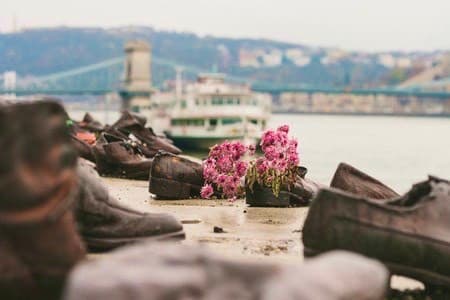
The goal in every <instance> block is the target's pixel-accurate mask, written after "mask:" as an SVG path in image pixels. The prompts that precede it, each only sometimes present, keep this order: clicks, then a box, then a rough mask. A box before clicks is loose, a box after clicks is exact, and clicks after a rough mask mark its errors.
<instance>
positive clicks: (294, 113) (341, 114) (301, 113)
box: [272, 111, 450, 118]
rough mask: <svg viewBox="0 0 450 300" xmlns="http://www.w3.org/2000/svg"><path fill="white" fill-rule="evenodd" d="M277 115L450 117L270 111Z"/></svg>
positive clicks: (440, 116)
mask: <svg viewBox="0 0 450 300" xmlns="http://www.w3.org/2000/svg"><path fill="white" fill-rule="evenodd" d="M272 114H277V115H289V114H290V115H329V116H359V117H360V116H367V117H420V118H450V114H424V113H422V114H391V113H361V112H359V113H349V112H301V111H272Z"/></svg>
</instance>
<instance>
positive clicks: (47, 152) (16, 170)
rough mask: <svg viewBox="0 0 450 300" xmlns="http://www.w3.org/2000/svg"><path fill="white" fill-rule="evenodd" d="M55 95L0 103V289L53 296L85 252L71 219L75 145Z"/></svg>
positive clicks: (16, 295) (5, 294)
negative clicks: (49, 98) (43, 99)
mask: <svg viewBox="0 0 450 300" xmlns="http://www.w3.org/2000/svg"><path fill="white" fill-rule="evenodd" d="M67 120H68V116H67V114H66V112H65V111H64V109H63V108H62V107H61V106H60V105H59V104H57V103H53V102H33V103H23V104H15V105H10V106H7V107H2V108H0V145H2V154H1V156H0V295H1V298H4V299H59V297H60V293H61V290H62V288H63V285H64V282H65V279H66V276H67V274H68V273H69V271H70V270H71V268H72V267H73V266H74V265H75V264H76V263H77V262H78V261H80V260H81V259H82V258H83V257H84V255H85V250H84V245H83V243H82V241H81V238H80V236H79V235H78V232H77V229H76V225H75V223H74V220H73V215H72V206H73V203H74V201H75V198H76V194H77V176H76V170H75V164H76V153H75V151H74V150H73V149H72V147H71V145H70V137H69V133H68V130H67V127H66V121H67Z"/></svg>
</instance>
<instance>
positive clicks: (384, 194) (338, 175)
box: [330, 163, 399, 199]
mask: <svg viewBox="0 0 450 300" xmlns="http://www.w3.org/2000/svg"><path fill="white" fill-rule="evenodd" d="M330 186H331V187H333V188H337V189H340V190H343V191H346V192H349V193H352V194H356V195H359V196H364V197H368V198H372V199H390V198H394V197H397V196H399V195H398V194H397V193H396V192H395V191H394V190H393V189H391V188H390V187H388V186H387V185H385V184H383V183H382V182H381V181H379V180H377V179H375V178H373V177H371V176H369V175H367V174H366V173H364V172H362V171H360V170H358V169H356V168H355V167H353V166H351V165H349V164H346V163H340V164H339V166H338V168H337V169H336V172H335V173H334V176H333V179H332V180H331V184H330Z"/></svg>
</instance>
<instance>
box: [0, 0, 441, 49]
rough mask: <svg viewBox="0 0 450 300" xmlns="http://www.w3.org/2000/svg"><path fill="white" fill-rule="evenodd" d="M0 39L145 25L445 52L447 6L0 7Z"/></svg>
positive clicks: (170, 3)
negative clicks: (38, 30)
mask: <svg viewBox="0 0 450 300" xmlns="http://www.w3.org/2000/svg"><path fill="white" fill-rule="evenodd" d="M0 6H1V8H0V32H8V31H11V30H12V28H13V27H14V26H13V24H14V19H15V20H16V21H15V23H16V26H17V27H18V28H30V27H48V26H62V25H65V26H77V27H84V26H89V27H92V26H94V27H116V26H124V25H147V26H152V27H154V28H156V29H161V30H175V31H188V32H194V33H196V34H199V35H202V36H203V35H214V36H221V37H235V38H241V37H247V38H268V39H274V40H279V41H286V42H294V43H303V44H307V45H310V46H323V47H337V48H342V49H346V50H362V51H367V52H376V51H377V52H379V51H390V50H400V51H414V50H427V51H429V50H437V49H440V50H448V49H450V0H371V1H369V0H311V1H304V0H126V1H117V0H107V1H105V0H71V1H68V0H2V1H1V4H0Z"/></svg>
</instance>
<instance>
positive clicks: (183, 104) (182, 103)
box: [181, 100, 187, 108]
mask: <svg viewBox="0 0 450 300" xmlns="http://www.w3.org/2000/svg"><path fill="white" fill-rule="evenodd" d="M186 106H187V104H186V100H181V108H186Z"/></svg>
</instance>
